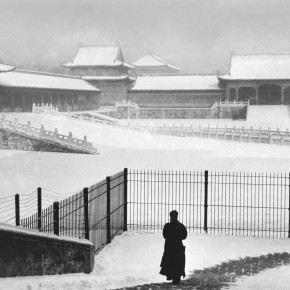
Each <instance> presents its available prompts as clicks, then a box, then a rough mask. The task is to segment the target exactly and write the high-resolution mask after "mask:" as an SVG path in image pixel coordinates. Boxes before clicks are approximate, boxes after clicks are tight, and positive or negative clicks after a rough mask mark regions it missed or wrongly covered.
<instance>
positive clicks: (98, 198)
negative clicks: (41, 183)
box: [15, 169, 127, 251]
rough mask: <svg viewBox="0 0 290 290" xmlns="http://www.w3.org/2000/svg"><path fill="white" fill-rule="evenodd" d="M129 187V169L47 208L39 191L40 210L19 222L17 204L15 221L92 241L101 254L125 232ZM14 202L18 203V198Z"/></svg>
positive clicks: (19, 223) (17, 196)
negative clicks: (103, 249)
mask: <svg viewBox="0 0 290 290" xmlns="http://www.w3.org/2000/svg"><path fill="white" fill-rule="evenodd" d="M126 188H127V169H125V170H124V171H122V172H119V173H117V174H115V175H113V176H111V177H107V178H106V179H105V180H103V181H101V182H98V183H96V184H94V185H92V186H91V187H89V188H84V189H83V190H81V191H79V192H77V193H75V194H73V195H71V196H68V197H66V198H64V199H61V200H60V201H55V202H54V203H53V205H49V206H48V207H46V208H44V209H42V206H41V203H42V196H43V194H42V190H41V188H38V198H37V204H38V207H37V211H36V212H34V213H33V214H32V215H30V216H27V217H25V218H23V219H21V220H20V219H19V216H20V208H19V202H18V205H16V212H15V216H16V218H15V222H16V225H21V226H23V227H27V228H30V229H35V230H39V231H41V232H46V233H54V234H56V235H63V236H69V237H76V238H86V239H89V240H90V241H92V242H93V243H94V245H95V249H96V251H99V250H100V249H102V247H104V245H106V244H107V243H109V242H110V241H111V239H112V238H113V237H114V236H115V235H116V234H118V233H120V232H122V231H123V230H126V226H125V225H126V224H127V222H126V216H125V215H124V214H126V206H127V202H126V190H127V189H126ZM54 196H55V195H54ZM15 200H19V195H16V196H15Z"/></svg>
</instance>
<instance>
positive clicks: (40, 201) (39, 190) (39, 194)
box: [37, 187, 42, 231]
mask: <svg viewBox="0 0 290 290" xmlns="http://www.w3.org/2000/svg"><path fill="white" fill-rule="evenodd" d="M41 211H42V199H41V188H40V187H38V188H37V213H38V215H37V218H38V224H37V226H38V230H39V231H40V229H41V223H42V221H41Z"/></svg>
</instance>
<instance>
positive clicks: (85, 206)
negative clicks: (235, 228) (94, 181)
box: [83, 187, 90, 240]
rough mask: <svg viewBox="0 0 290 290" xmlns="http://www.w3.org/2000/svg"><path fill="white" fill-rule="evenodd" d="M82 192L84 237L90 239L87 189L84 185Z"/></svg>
mask: <svg viewBox="0 0 290 290" xmlns="http://www.w3.org/2000/svg"><path fill="white" fill-rule="evenodd" d="M83 193H84V214H85V239H87V240H89V239H90V228H89V197H88V196H89V189H88V188H87V187H85V188H84V189H83Z"/></svg>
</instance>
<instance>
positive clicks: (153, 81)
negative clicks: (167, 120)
mask: <svg viewBox="0 0 290 290" xmlns="http://www.w3.org/2000/svg"><path fill="white" fill-rule="evenodd" d="M175 90H176V91H190V90H221V89H220V88H219V87H218V79H217V76H216V75H166V76H165V75H162V76H140V77H137V80H136V84H135V86H134V87H133V88H132V89H131V91H175Z"/></svg>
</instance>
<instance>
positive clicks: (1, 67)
mask: <svg viewBox="0 0 290 290" xmlns="http://www.w3.org/2000/svg"><path fill="white" fill-rule="evenodd" d="M14 69H15V66H14V65H10V64H6V63H1V62H0V73H1V72H8V71H12V70H14Z"/></svg>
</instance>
